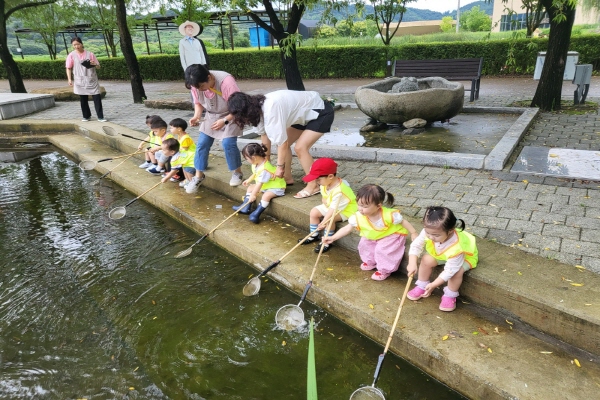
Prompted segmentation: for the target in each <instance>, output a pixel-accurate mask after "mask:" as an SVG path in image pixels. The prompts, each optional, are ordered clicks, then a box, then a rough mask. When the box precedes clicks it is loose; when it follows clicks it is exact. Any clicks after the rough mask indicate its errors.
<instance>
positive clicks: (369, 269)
mask: <svg viewBox="0 0 600 400" xmlns="http://www.w3.org/2000/svg"><path fill="white" fill-rule="evenodd" d="M375 268H377V267H374V266H373V265H367V264H366V263H362V264H360V269H362V270H363V271H372V270H374V269H375Z"/></svg>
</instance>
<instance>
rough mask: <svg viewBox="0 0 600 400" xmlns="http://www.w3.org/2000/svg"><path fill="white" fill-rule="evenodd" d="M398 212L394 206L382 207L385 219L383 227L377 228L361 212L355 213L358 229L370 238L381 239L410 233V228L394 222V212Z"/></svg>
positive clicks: (382, 216)
mask: <svg viewBox="0 0 600 400" xmlns="http://www.w3.org/2000/svg"><path fill="white" fill-rule="evenodd" d="M395 212H398V210H395V209H393V208H387V207H381V220H382V221H383V225H384V227H383V228H377V227H375V226H373V223H372V222H371V220H370V219H369V218H368V217H365V216H364V215H362V214H361V213H360V212H357V213H356V214H354V215H355V216H356V229H358V232H359V233H360V236H362V237H364V238H367V239H369V240H379V239H381V238H384V237H387V236H390V235H393V234H398V235H402V236H406V235H408V230H407V229H406V228H405V227H403V226H402V225H400V224H394V216H393V214H394V213H395Z"/></svg>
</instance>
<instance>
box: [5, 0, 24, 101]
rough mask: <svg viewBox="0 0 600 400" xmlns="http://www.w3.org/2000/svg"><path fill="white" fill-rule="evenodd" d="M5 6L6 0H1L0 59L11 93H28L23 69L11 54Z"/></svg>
mask: <svg viewBox="0 0 600 400" xmlns="http://www.w3.org/2000/svg"><path fill="white" fill-rule="evenodd" d="M4 7H5V4H4V0H0V60H1V61H2V65H4V69H5V70H6V76H7V78H8V83H9V85H10V91H11V93H27V90H25V84H23V77H22V76H21V71H19V66H18V65H17V63H16V62H15V60H14V59H13V56H12V54H10V49H9V48H8V37H7V34H6V18H5V14H4Z"/></svg>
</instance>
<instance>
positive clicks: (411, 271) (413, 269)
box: [406, 262, 417, 276]
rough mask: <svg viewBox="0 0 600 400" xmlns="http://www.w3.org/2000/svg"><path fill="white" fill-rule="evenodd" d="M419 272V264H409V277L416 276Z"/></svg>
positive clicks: (407, 269) (407, 267)
mask: <svg viewBox="0 0 600 400" xmlns="http://www.w3.org/2000/svg"><path fill="white" fill-rule="evenodd" d="M416 272H417V264H415V263H410V262H409V263H408V265H407V266H406V273H407V274H408V276H411V275H414V274H415V273H416Z"/></svg>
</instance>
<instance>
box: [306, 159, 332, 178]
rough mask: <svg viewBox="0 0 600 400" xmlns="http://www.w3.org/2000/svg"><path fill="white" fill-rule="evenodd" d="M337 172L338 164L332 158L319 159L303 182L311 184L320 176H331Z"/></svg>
mask: <svg viewBox="0 0 600 400" xmlns="http://www.w3.org/2000/svg"><path fill="white" fill-rule="evenodd" d="M336 172H337V164H336V163H335V161H333V160H332V159H331V158H319V159H318V160H317V161H315V162H314V163H313V165H312V166H311V167H310V172H309V173H308V175H306V176H305V177H304V178H302V180H303V181H304V182H311V181H314V180H315V179H317V178H318V177H320V176H324V175H331V174H335V173H336Z"/></svg>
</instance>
